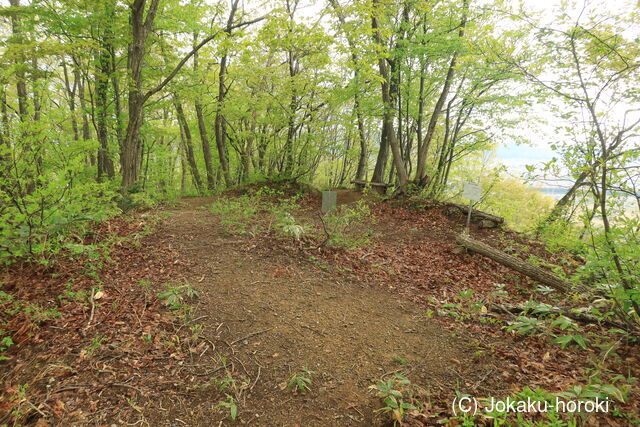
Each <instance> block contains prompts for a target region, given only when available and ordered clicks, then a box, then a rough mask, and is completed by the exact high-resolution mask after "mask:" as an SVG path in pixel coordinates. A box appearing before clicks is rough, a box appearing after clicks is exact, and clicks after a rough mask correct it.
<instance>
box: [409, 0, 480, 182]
mask: <svg viewBox="0 0 640 427" xmlns="http://www.w3.org/2000/svg"><path fill="white" fill-rule="evenodd" d="M468 12H469V0H463V2H462V20H461V23H460V29H459V30H458V38H459V39H462V38H463V37H464V30H465V26H466V25H467V14H468ZM457 59H458V52H454V53H453V57H452V58H451V62H450V63H449V69H448V70H447V75H446V77H445V80H444V84H443V86H442V91H441V92H440V96H439V97H438V100H437V101H436V105H435V107H434V108H433V112H432V113H431V118H430V119H429V124H428V125H427V133H426V135H425V137H424V140H423V141H422V144H421V146H420V150H418V164H417V166H416V175H415V182H416V184H418V185H420V186H423V187H424V186H425V185H426V184H427V181H428V177H427V174H426V171H427V156H428V154H429V145H430V144H431V140H432V139H433V135H434V134H435V131H436V125H437V124H438V118H439V117H440V114H441V113H442V108H443V106H444V103H445V101H446V100H447V96H448V95H449V88H450V87H451V83H452V82H453V75H454V73H455V67H456V62H457Z"/></svg>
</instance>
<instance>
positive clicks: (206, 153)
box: [193, 36, 216, 190]
mask: <svg viewBox="0 0 640 427" xmlns="http://www.w3.org/2000/svg"><path fill="white" fill-rule="evenodd" d="M194 39H195V36H194ZM193 71H195V72H197V71H198V54H197V53H196V54H195V55H193ZM195 110H196V117H197V119H198V131H199V132H200V142H201V144H202V155H203V157H204V167H205V171H206V173H207V188H208V189H209V190H213V189H214V188H215V186H216V178H215V175H214V172H213V159H212V157H211V144H210V142H209V135H208V134H207V126H206V124H205V121H204V113H203V111H202V104H201V103H200V97H199V96H198V97H196V102H195Z"/></svg>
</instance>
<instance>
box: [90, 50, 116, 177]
mask: <svg viewBox="0 0 640 427" xmlns="http://www.w3.org/2000/svg"><path fill="white" fill-rule="evenodd" d="M110 68H111V67H110V64H109V51H108V50H107V47H106V46H105V45H104V44H103V45H102V46H101V49H100V51H99V53H98V54H97V55H96V69H95V75H94V80H95V99H96V101H95V102H96V122H97V123H96V133H97V137H98V142H99V144H100V147H99V148H98V181H101V180H102V179H103V178H104V176H105V175H106V176H108V177H109V178H113V177H114V175H115V171H114V168H113V162H112V161H111V158H110V157H109V134H108V131H107V98H108V94H107V91H108V88H109V71H110Z"/></svg>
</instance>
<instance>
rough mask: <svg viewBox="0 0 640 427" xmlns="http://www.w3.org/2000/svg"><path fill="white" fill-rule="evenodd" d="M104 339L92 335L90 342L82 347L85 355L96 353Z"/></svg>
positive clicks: (90, 355) (89, 355)
mask: <svg viewBox="0 0 640 427" xmlns="http://www.w3.org/2000/svg"><path fill="white" fill-rule="evenodd" d="M105 341H106V339H105V338H102V337H93V339H92V340H91V344H89V345H88V346H86V347H85V348H84V349H83V351H84V354H85V355H86V357H93V356H94V355H95V353H96V350H98V349H99V348H100V347H101V346H102V343H104V342H105Z"/></svg>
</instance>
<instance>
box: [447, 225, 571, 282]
mask: <svg viewBox="0 0 640 427" xmlns="http://www.w3.org/2000/svg"><path fill="white" fill-rule="evenodd" d="M456 241H457V242H458V243H459V244H460V245H462V246H463V247H465V248H467V249H469V250H470V251H472V252H476V253H479V254H480V255H483V256H486V257H487V258H490V259H492V260H494V261H495V262H497V263H498V264H502V265H504V266H507V267H509V268H511V269H512V270H515V271H517V272H519V273H522V274H524V275H525V276H528V277H530V278H532V279H533V280H535V281H537V282H540V283H542V284H545V285H547V286H549V287H551V288H553V289H555V290H557V291H560V292H562V293H567V292H569V291H570V290H571V289H572V286H571V285H570V284H569V283H567V282H565V281H564V280H562V279H561V278H559V277H558V276H556V275H555V274H553V273H551V272H549V271H547V270H544V269H542V268H540V267H535V266H533V265H531V264H529V263H527V262H525V261H523V260H521V259H520V258H517V257H514V256H511V255H509V254H506V253H504V252H502V251H500V250H498V249H495V248H493V247H491V246H489V245H487V244H486V243H483V242H480V241H478V240H474V239H472V238H471V237H469V236H466V235H464V234H459V235H458V236H457V237H456Z"/></svg>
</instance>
